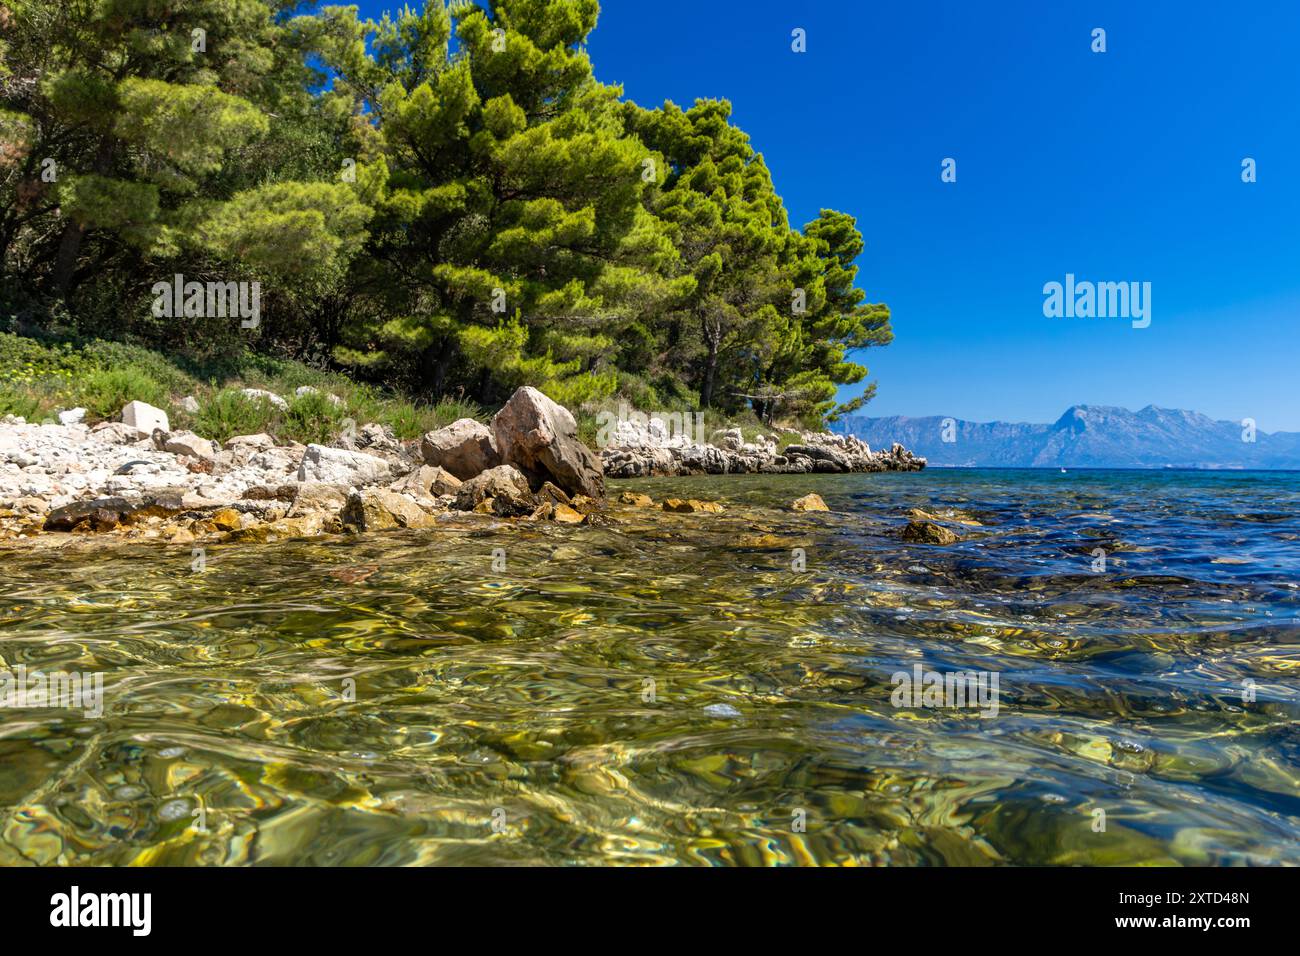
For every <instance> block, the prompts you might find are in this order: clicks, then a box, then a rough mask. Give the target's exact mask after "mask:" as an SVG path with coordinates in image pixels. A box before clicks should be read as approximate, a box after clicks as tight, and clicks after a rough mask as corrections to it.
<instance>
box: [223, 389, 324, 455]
mask: <svg viewBox="0 0 1300 956" xmlns="http://www.w3.org/2000/svg"><path fill="white" fill-rule="evenodd" d="M283 416H284V424H283V426H282V429H281V434H280V437H281V438H290V439H293V440H294V441H300V442H302V443H303V444H311V443H313V442H314V443H316V444H318V445H327V444H329V442H330V441H331V440H332V439H333V438H334V436H335V435H337V434H338V433H339V431H340V428H341V423H342V421H343V418H344V414H343V409H342V407H341V406H339V405H335V404H334V403H333V402H332V401H330V396H329V395H328V394H327V393H325V392H305V393H304V394H302V395H299V396H297V397H295V398H294V399H293V400H292V401H290V402H289V410H288V411H287V412H284V413H283ZM223 441H224V439H223Z"/></svg>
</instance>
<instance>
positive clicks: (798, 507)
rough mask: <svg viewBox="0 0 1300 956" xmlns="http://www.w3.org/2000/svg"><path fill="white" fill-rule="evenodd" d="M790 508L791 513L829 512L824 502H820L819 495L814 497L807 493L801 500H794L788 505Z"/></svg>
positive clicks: (820, 497)
mask: <svg viewBox="0 0 1300 956" xmlns="http://www.w3.org/2000/svg"><path fill="white" fill-rule="evenodd" d="M790 508H791V510H793V511H830V510H831V509H830V508H827V507H826V502H824V501H822V496H821V495H816V494H813V493H812V492H809V493H808V494H806V495H804V496H803V497H802V498H796V499H795V500H794V501H792V502H791V503H790Z"/></svg>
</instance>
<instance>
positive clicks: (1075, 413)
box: [835, 405, 1300, 469]
mask: <svg viewBox="0 0 1300 956" xmlns="http://www.w3.org/2000/svg"><path fill="white" fill-rule="evenodd" d="M835 430H836V431H841V432H847V433H848V434H851V435H856V436H858V437H859V438H861V439H862V440H863V441H865V442H867V443H868V444H869V445H871V447H872V448H888V447H889V446H890V444H892V443H893V442H902V444H903V445H904V446H905V447H906V448H907V449H908V450H909V451H911V452H913V453H914V454H917V455H923V456H925V457H926V458H928V459H929V461H930V464H931V465H940V466H942V465H949V466H966V467H985V468H988V467H997V468H1054V467H1061V468H1070V467H1074V468H1166V467H1168V468H1260V469H1300V432H1274V433H1273V434H1266V433H1264V432H1260V431H1257V432H1256V433H1255V436H1254V439H1255V440H1254V441H1253V442H1251V441H1246V440H1244V438H1243V434H1244V432H1245V429H1244V428H1243V426H1242V424H1241V422H1216V421H1214V420H1213V419H1212V418H1209V417H1207V416H1205V415H1202V414H1200V413H1199V412H1188V411H1183V410H1181V409H1169V408H1156V407H1155V406H1154V405H1148V406H1147V407H1146V408H1144V409H1142V410H1141V411H1139V412H1131V411H1129V410H1128V409H1126V408H1112V407H1109V406H1102V405H1075V406H1074V407H1073V408H1070V409H1069V410H1068V411H1066V413H1065V414H1064V415H1062V416H1061V417H1060V418H1058V419H1057V420H1056V421H1055V422H1053V423H1052V424H1050V425H1032V424H1025V423H1011V422H967V421H962V420H961V419H953V418H945V417H943V416H940V415H932V416H930V417H927V418H908V417H906V416H898V415H896V416H893V417H891V418H866V417H863V416H851V417H848V418H845V419H844V420H842V421H840V422H839V423H837V425H836V426H835ZM945 437H947V438H948V439H950V440H948V441H945V440H944V439H945Z"/></svg>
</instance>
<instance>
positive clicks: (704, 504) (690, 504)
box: [664, 498, 726, 515]
mask: <svg viewBox="0 0 1300 956" xmlns="http://www.w3.org/2000/svg"><path fill="white" fill-rule="evenodd" d="M725 510H726V509H725V508H723V507H722V505H720V504H718V503H717V502H716V501H700V500H699V499H698V498H688V499H686V500H682V499H681V498H668V499H666V500H665V501H664V511H670V512H672V513H673V514H701V513H708V514H718V515H720V514H722V513H723V512H724V511H725Z"/></svg>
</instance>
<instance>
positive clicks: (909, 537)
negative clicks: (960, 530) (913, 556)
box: [903, 521, 957, 544]
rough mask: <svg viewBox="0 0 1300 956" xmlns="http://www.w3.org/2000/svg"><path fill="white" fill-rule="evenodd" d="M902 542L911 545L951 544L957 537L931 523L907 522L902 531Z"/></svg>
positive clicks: (940, 526)
mask: <svg viewBox="0 0 1300 956" xmlns="http://www.w3.org/2000/svg"><path fill="white" fill-rule="evenodd" d="M903 540H904V541H910V542H912V543H913V544H952V543H953V542H954V541H956V540H957V535H955V534H954V533H953V532H951V531H949V530H948V529H947V528H945V527H943V526H942V525H937V524H935V523H934V522H933V521H909V522H908V523H907V527H906V528H904V529H903Z"/></svg>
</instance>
